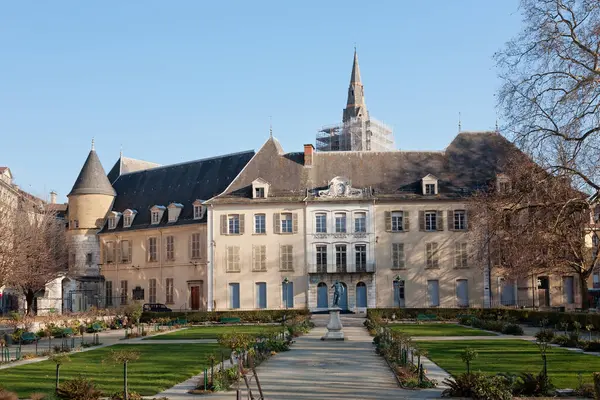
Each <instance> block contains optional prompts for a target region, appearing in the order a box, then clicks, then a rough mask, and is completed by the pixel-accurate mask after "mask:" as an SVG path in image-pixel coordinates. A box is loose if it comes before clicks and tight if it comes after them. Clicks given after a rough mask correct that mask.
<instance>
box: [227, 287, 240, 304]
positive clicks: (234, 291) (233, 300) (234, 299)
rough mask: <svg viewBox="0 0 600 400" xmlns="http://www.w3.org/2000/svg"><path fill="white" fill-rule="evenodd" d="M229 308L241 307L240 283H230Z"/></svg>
mask: <svg viewBox="0 0 600 400" xmlns="http://www.w3.org/2000/svg"><path fill="white" fill-rule="evenodd" d="M229 308H240V284H239V283H230V284H229Z"/></svg>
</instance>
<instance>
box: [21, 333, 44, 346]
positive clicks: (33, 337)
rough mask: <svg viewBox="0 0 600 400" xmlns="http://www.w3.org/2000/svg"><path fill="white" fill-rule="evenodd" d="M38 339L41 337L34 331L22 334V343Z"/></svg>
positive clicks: (33, 341) (34, 341)
mask: <svg viewBox="0 0 600 400" xmlns="http://www.w3.org/2000/svg"><path fill="white" fill-rule="evenodd" d="M38 340H40V337H39V336H38V335H36V334H35V333H33V332H23V333H22V334H21V343H23V344H28V343H36V342H37V341H38Z"/></svg>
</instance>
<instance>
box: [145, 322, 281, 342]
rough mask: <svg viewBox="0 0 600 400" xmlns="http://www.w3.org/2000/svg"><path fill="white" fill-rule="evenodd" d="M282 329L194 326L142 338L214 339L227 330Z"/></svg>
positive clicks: (277, 328) (278, 327) (274, 328)
mask: <svg viewBox="0 0 600 400" xmlns="http://www.w3.org/2000/svg"><path fill="white" fill-rule="evenodd" d="M282 330H283V327H282V326H281V325H263V326H260V325H234V326H194V327H191V328H186V329H183V330H180V331H177V332H171V333H165V334H163V335H157V336H148V337H146V338H145V339H144V340H190V339H216V338H217V336H219V335H221V334H223V333H229V332H238V333H250V334H258V333H261V332H281V331H282Z"/></svg>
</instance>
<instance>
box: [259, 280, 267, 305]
mask: <svg viewBox="0 0 600 400" xmlns="http://www.w3.org/2000/svg"><path fill="white" fill-rule="evenodd" d="M256 308H267V284H266V283H265V282H256Z"/></svg>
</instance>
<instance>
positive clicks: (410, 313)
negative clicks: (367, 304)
mask: <svg viewBox="0 0 600 400" xmlns="http://www.w3.org/2000/svg"><path fill="white" fill-rule="evenodd" d="M394 314H395V315H396V319H416V318H417V315H419V314H431V315H435V316H436V317H437V318H438V319H440V320H456V319H458V318H459V317H460V316H464V315H472V316H474V317H477V318H479V319H486V320H490V319H491V320H494V319H495V320H509V321H515V322H519V323H522V324H531V325H536V326H538V325H540V323H541V322H542V321H543V320H547V321H548V325H549V326H555V325H557V324H560V323H561V322H568V323H569V324H570V325H571V326H572V324H573V322H579V323H580V324H581V326H586V325H593V326H594V329H595V330H600V314H592V313H575V312H557V311H534V310H519V309H509V308H369V309H367V318H372V317H374V316H376V317H379V318H386V319H391V318H392V315H394Z"/></svg>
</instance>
